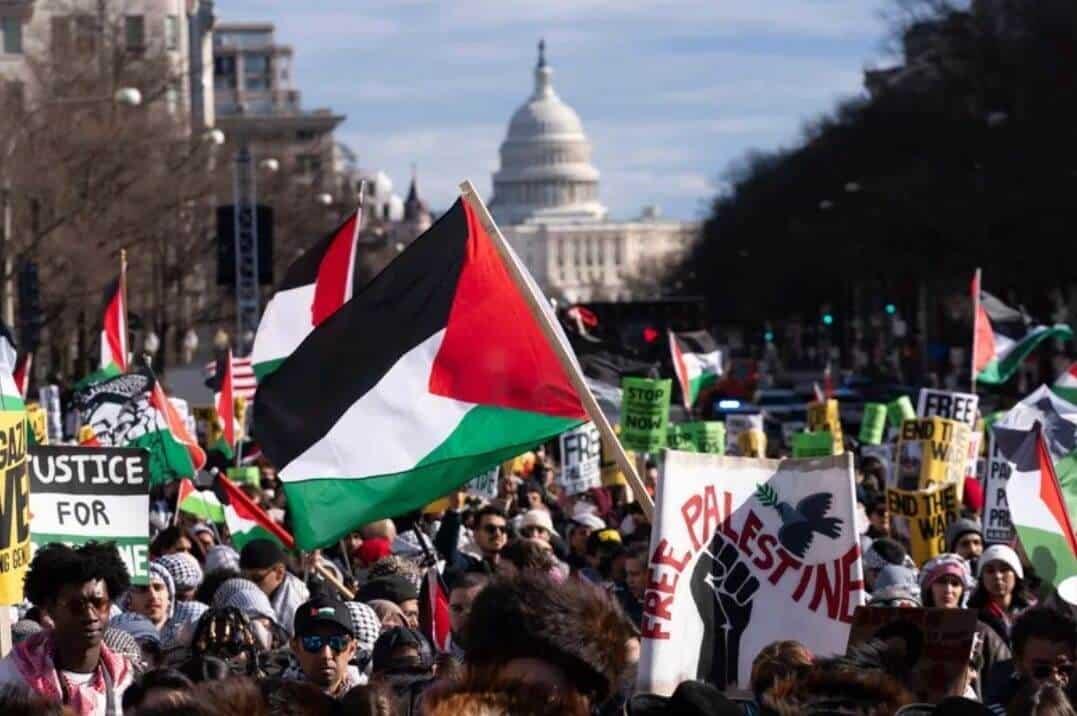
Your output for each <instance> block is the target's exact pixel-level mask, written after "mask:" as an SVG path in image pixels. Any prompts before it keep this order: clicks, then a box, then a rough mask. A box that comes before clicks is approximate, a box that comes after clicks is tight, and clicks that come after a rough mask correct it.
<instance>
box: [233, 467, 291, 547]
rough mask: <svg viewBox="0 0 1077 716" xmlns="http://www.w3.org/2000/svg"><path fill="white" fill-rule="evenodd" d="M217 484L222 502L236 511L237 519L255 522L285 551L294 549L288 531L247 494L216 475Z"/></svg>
mask: <svg viewBox="0 0 1077 716" xmlns="http://www.w3.org/2000/svg"><path fill="white" fill-rule="evenodd" d="M217 484H218V485H220V487H221V491H222V492H223V493H224V495H223V497H224V498H225V499H224V500H222V502H223V501H227V503H228V504H229V505H230V506H231V507H232V509H234V510H235V511H236V514H237V515H238V516H239V517H242V518H243V519H245V520H251V521H252V522H257V523H258V524H259V525H260V526H261V527H262V528H263V529H264V530H265V531H266V532H269V533H270V534H271V535H273V536H274V537H276V538H277V539H279V540H280V543H281V544H283V545H284V546H285V548H287V549H294V548H295V539H294V538H293V537H292V535H290V534H288V531H287V530H286V529H284V528H283V527H281V526H280V525H278V524H277V523H276V522H274V521H273V519H272V518H271V517H270V516H269V515H267V514H266V513H265V510H263V509H262V508H261V507H259V506H258V505H256V504H255V503H254V502H253V501H252V500H251V498H249V497H247V493H245V492H243V490H241V489H239V488H238V487H236V484H235V483H234V482H232V481H231V480H229V479H228V478H227V477H225V476H224V475H221V474H219V473H218V475H217Z"/></svg>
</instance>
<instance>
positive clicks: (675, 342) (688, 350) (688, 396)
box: [669, 331, 722, 410]
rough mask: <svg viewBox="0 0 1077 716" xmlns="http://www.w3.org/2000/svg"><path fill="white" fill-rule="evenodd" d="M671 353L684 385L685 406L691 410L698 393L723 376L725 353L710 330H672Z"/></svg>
mask: <svg viewBox="0 0 1077 716" xmlns="http://www.w3.org/2000/svg"><path fill="white" fill-rule="evenodd" d="M669 352H670V356H671V358H672V359H673V371H674V372H675V373H676V374H677V382H678V383H679V384H680V386H681V396H682V400H683V401H684V407H685V409H686V410H691V408H692V406H693V405H695V402H696V398H698V397H699V394H700V393H702V392H703V390H704V389H705V388H707V387H709V386H712V385H714V384H715V383H716V382H717V381H718V377H719V376H721V375H722V352H721V351H720V350H718V345H717V344H716V343H715V342H714V338H712V337H711V334H710V333H708V332H707V331H691V332H688V333H674V332H673V331H670V332H669Z"/></svg>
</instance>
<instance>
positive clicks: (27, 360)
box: [12, 353, 34, 400]
mask: <svg viewBox="0 0 1077 716" xmlns="http://www.w3.org/2000/svg"><path fill="white" fill-rule="evenodd" d="M33 365H34V354H33V353H23V354H22V355H21V356H19V359H18V361H16V363H15V372H14V373H13V374H12V377H13V378H14V379H15V387H17V388H18V389H19V395H20V396H22V399H23V400H26V392H27V391H28V390H29V389H30V370H31V369H32V368H33Z"/></svg>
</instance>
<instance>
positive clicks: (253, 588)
mask: <svg viewBox="0 0 1077 716" xmlns="http://www.w3.org/2000/svg"><path fill="white" fill-rule="evenodd" d="M224 607H235V608H236V609H238V610H239V611H241V612H243V614H244V615H245V616H246V617H247V618H248V619H254V618H257V617H265V618H266V619H269V620H270V621H272V622H273V623H276V622H277V614H276V612H275V611H273V605H272V604H270V603H269V597H267V596H266V595H265V592H263V591H262V590H261V589H259V588H258V585H257V584H255V583H254V582H252V581H250V580H249V579H243V578H242V577H235V578H233V579H229V580H227V581H226V582H225V583H224V584H222V585H221V586H220V587H218V588H217V591H216V593H214V595H213V608H214V609H222V608H224Z"/></svg>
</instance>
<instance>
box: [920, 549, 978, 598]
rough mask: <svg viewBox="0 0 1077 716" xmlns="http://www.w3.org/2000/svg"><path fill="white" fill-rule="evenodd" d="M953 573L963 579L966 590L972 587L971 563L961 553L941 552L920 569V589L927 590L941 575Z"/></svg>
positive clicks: (962, 582)
mask: <svg viewBox="0 0 1077 716" xmlns="http://www.w3.org/2000/svg"><path fill="white" fill-rule="evenodd" d="M948 574H949V575H953V576H955V577H957V578H958V579H960V580H961V584H962V586H963V587H964V588H965V592H966V593H968V591H969V589H970V588H971V587H972V584H973V581H972V573H971V572H970V571H969V563H968V562H966V561H965V559H964V558H963V557H962V556H961V555H959V554H950V553H946V554H940V555H939V556H938V557H932V558H931V559H929V560H928V561H927V562H925V563H924V566H923V568H922V569H921V570H920V589H921V590H922V591H923V592H927V591H928V590H929V589H931V585H932V584H934V583H935V582H936V581H938V579H939V578H940V577H944V576H946V575H948Z"/></svg>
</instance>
